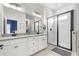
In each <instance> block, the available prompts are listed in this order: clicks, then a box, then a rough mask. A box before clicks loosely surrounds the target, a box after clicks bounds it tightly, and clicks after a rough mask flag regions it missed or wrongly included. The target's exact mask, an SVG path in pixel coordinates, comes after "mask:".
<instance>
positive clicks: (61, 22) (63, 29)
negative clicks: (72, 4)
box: [58, 12, 72, 49]
mask: <svg viewBox="0 0 79 59" xmlns="http://www.w3.org/2000/svg"><path fill="white" fill-rule="evenodd" d="M71 39H72V38H71V12H68V13H65V14H61V15H59V16H58V46H60V47H63V48H67V49H71V43H72V42H71Z"/></svg>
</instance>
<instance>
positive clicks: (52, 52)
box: [34, 45, 76, 56]
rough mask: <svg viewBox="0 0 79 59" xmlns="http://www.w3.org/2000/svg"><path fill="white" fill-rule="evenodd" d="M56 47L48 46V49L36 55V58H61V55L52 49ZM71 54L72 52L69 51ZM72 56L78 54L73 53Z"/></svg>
mask: <svg viewBox="0 0 79 59" xmlns="http://www.w3.org/2000/svg"><path fill="white" fill-rule="evenodd" d="M55 47H56V46H52V45H48V48H46V49H44V50H42V51H40V52H39V53H37V54H35V55H34V56H61V55H60V54H58V53H55V52H54V51H52V49H54V48H55ZM69 52H71V51H69ZM71 56H76V54H75V53H72V54H71Z"/></svg>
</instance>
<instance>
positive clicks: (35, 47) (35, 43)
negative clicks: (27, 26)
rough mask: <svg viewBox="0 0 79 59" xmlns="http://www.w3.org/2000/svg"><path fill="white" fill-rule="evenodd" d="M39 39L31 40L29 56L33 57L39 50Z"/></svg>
mask: <svg viewBox="0 0 79 59" xmlns="http://www.w3.org/2000/svg"><path fill="white" fill-rule="evenodd" d="M38 46H39V45H38V38H37V37H34V38H31V39H29V54H30V55H32V54H34V53H36V52H37V51H38V50H39V49H38Z"/></svg>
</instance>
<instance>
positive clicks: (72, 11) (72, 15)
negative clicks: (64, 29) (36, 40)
mask: <svg viewBox="0 0 79 59" xmlns="http://www.w3.org/2000/svg"><path fill="white" fill-rule="evenodd" d="M69 12H70V14H71V21H70V22H71V28H70V38H71V39H70V40H71V41H70V43H71V44H70V46H71V48H70V49H68V48H64V47H61V46H59V45H58V42H59V41H58V40H59V38H58V36H59V35H58V16H59V15H62V14H66V13H69ZM55 16H57V46H58V47H61V48H64V49H67V50H70V51H72V31H74V10H70V11H67V12H64V13H60V14H58V15H54V16H51V17H48V18H47V43H48V20H49V18H52V17H55ZM48 44H50V43H48ZM52 45H53V44H52Z"/></svg>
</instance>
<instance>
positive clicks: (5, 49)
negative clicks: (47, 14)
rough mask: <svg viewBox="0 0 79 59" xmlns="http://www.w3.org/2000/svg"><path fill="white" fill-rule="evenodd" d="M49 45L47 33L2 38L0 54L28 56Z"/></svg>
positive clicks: (0, 40)
mask: <svg viewBox="0 0 79 59" xmlns="http://www.w3.org/2000/svg"><path fill="white" fill-rule="evenodd" d="M46 47H47V34H38V35H37V34H35V35H23V36H22V35H21V36H14V37H2V38H0V56H1V55H3V56H28V55H33V54H35V53H37V52H39V51H40V50H42V49H44V48H46Z"/></svg>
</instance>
